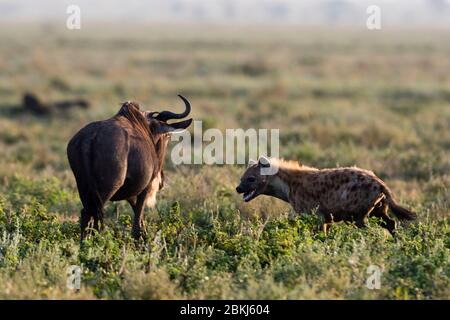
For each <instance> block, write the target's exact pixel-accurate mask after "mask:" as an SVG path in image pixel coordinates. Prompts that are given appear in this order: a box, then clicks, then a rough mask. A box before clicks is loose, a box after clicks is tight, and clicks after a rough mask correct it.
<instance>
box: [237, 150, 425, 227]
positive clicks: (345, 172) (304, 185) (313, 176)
mask: <svg viewBox="0 0 450 320" xmlns="http://www.w3.org/2000/svg"><path fill="white" fill-rule="evenodd" d="M262 168H271V169H275V170H273V172H274V173H273V174H269V175H268V174H264V172H263V171H262ZM236 191H237V192H238V193H243V197H244V201H246V202H248V201H250V200H252V199H254V198H256V197H257V196H259V195H261V194H263V195H268V196H272V197H276V198H279V199H281V200H284V201H286V202H289V203H290V204H291V205H292V207H293V208H294V210H295V211H296V212H298V213H305V212H313V211H315V212H317V214H319V215H321V216H322V217H323V218H324V224H323V231H324V232H325V233H326V232H327V230H328V228H329V226H330V225H331V223H332V222H338V221H350V222H355V224H356V225H357V226H358V227H363V226H365V224H366V222H367V218H368V217H369V216H375V217H378V218H381V225H382V226H383V227H384V228H386V229H387V230H389V232H390V233H391V234H394V232H395V228H396V223H395V220H393V219H391V218H390V217H389V215H388V209H390V210H391V211H392V212H393V213H394V214H395V216H396V217H397V218H399V219H401V220H413V219H415V218H416V215H415V214H414V213H413V212H411V211H409V210H408V209H406V208H403V207H401V206H400V205H398V204H397V203H396V201H395V200H394V197H393V195H392V192H391V190H390V189H389V188H388V187H387V186H386V184H385V183H384V182H383V181H382V180H381V179H380V178H378V177H377V176H376V175H375V174H374V173H373V172H371V171H368V170H364V169H360V168H357V167H350V168H333V169H316V168H311V167H307V166H304V165H301V164H299V163H298V162H295V161H284V160H279V159H270V160H269V159H268V158H265V157H261V158H260V159H259V160H258V161H257V162H256V161H251V162H250V164H249V166H248V168H247V170H246V171H245V173H244V175H243V176H242V178H241V182H240V184H239V186H238V187H237V188H236Z"/></svg>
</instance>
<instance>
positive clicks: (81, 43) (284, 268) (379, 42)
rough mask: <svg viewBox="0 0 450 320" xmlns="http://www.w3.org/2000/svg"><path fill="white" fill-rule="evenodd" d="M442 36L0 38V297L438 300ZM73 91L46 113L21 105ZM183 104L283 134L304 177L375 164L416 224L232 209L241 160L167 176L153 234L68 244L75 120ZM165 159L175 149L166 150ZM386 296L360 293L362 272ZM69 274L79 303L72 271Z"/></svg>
mask: <svg viewBox="0 0 450 320" xmlns="http://www.w3.org/2000/svg"><path fill="white" fill-rule="evenodd" d="M449 40H450V32H447V31H437V30H430V31H417V30H409V31H407V30H403V31H399V30H391V31H389V30H383V31H379V32H369V31H364V30H359V31H358V30H347V29H340V30H334V31H332V30H327V29H295V28H268V27H259V28H256V27H245V28H222V27H200V26H180V27H173V26H172V27H164V26H148V27H128V26H126V25H124V26H123V27H122V28H118V27H117V26H116V27H111V26H102V27H99V26H86V27H85V28H83V29H82V30H80V31H68V30H65V29H64V28H63V27H60V28H59V27H57V26H38V27H36V26H31V25H30V26H12V25H4V26H2V27H1V28H0V298H3V299H19V298H30V299H37V298H38V299H40V298H45V299H55V298H63V299H64V298H75V299H89V298H102V299H172V298H181V299H183V298H198V299H212V298H219V299H222V298H229V299H234V298H248V299H266V298H267V299H449V298H450V266H449V258H450V229H449V214H450V200H449V188H450V72H449V70H450V41H449ZM24 91H33V92H36V93H37V94H38V95H39V96H40V97H41V98H42V99H44V100H49V101H51V100H55V99H59V98H69V97H84V98H86V99H89V101H91V104H92V108H91V109H89V110H88V111H84V110H74V111H71V112H69V113H58V114H55V115H52V116H49V117H36V116H33V115H29V114H26V113H23V112H19V111H18V110H20V99H21V94H22V93H23V92H24ZM177 93H182V94H184V95H185V96H187V97H188V98H189V99H190V100H191V102H192V104H193V116H194V118H195V119H198V120H200V119H201V120H203V121H204V124H203V125H204V128H208V127H209V128H210V127H216V128H220V129H225V128H279V129H280V140H281V147H280V152H281V155H282V156H283V157H285V158H286V159H297V160H300V161H301V162H303V163H305V164H307V165H311V166H317V167H334V166H347V165H357V166H360V167H363V168H367V169H371V170H373V171H374V172H375V173H376V174H377V175H379V176H380V177H381V178H382V179H384V180H385V181H386V182H387V183H388V185H389V186H390V187H391V188H392V189H393V191H394V192H395V194H396V195H397V198H398V199H399V201H400V202H401V203H402V204H403V205H405V206H408V207H410V208H412V209H413V210H414V211H416V212H417V213H418V216H419V219H418V221H417V222H413V223H410V224H409V225H403V226H402V227H401V229H400V231H399V235H398V238H397V239H395V240H394V239H392V237H390V236H388V235H387V234H385V232H384V230H382V229H381V228H380V227H378V226H376V224H375V223H371V224H370V227H369V228H367V229H365V230H361V229H357V228H356V227H354V226H351V225H345V224H339V225H336V226H335V227H334V228H332V229H331V233H330V234H329V235H328V237H325V236H324V235H323V234H322V233H320V232H319V231H318V224H319V221H318V220H317V219H316V218H314V217H311V216H306V217H298V216H296V215H295V214H294V213H293V212H292V210H291V209H290V208H289V207H288V206H286V205H285V204H283V203H281V202H280V201H278V200H274V199H268V198H263V197H260V198H258V199H257V200H254V201H253V202H252V203H250V204H244V203H243V202H242V200H241V198H240V197H239V195H237V194H236V193H235V191H234V188H235V186H236V184H237V182H238V180H239V176H240V174H241V173H242V171H243V169H244V167H242V166H193V165H192V166H173V164H172V163H171V162H170V161H169V156H168V157H167V161H166V168H167V169H166V178H167V183H166V188H165V189H163V190H162V191H161V192H160V193H159V196H158V208H157V210H148V211H147V212H146V217H147V218H146V220H147V232H148V235H149V237H148V239H147V241H146V242H142V243H140V244H139V245H138V246H135V243H134V242H133V240H132V239H131V235H130V234H131V233H130V224H131V209H130V208H129V207H128V205H127V204H126V203H120V204H118V205H117V207H116V205H115V204H109V205H108V206H107V207H106V216H107V220H106V223H107V227H106V230H105V232H103V233H102V234H100V235H95V236H93V237H91V238H90V239H89V240H87V242H86V245H85V247H84V248H82V249H80V247H79V242H78V240H79V230H78V216H79V210H80V202H79V198H78V194H77V190H76V185H75V180H74V178H73V176H72V173H71V171H70V170H69V167H68V162H67V159H66V154H65V148H66V145H67V142H68V140H69V139H70V137H71V136H72V135H73V134H74V133H75V132H76V131H77V130H78V129H79V128H81V127H82V126H84V125H85V124H86V123H88V122H90V121H93V120H98V119H105V118H108V117H110V116H112V115H113V114H114V113H115V112H117V110H118V108H119V104H120V102H123V101H126V100H136V101H138V102H140V103H141V104H142V105H143V106H145V108H146V109H149V110H160V109H161V108H165V107H168V106H172V107H173V108H181V105H180V102H179V101H178V100H177V98H176V94H177ZM169 152H170V151H169ZM372 264H373V265H377V266H380V267H381V268H382V270H383V273H382V277H381V288H380V289H379V290H369V289H368V288H367V287H366V279H367V277H368V276H369V275H368V274H367V272H366V271H367V268H368V266H369V265H372ZM70 265H80V266H82V285H81V290H80V291H79V292H74V291H71V290H69V289H67V288H66V279H67V274H66V270H67V267H68V266H70Z"/></svg>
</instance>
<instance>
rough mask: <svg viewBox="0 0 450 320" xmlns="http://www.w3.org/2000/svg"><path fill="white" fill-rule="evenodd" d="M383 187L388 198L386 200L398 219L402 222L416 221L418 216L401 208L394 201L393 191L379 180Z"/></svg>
mask: <svg viewBox="0 0 450 320" xmlns="http://www.w3.org/2000/svg"><path fill="white" fill-rule="evenodd" d="M378 180H379V182H380V183H381V185H382V186H383V189H384V190H383V191H384V194H385V196H386V200H387V202H388V205H389V208H390V209H391V211H392V212H393V213H394V214H395V216H396V217H397V218H399V219H400V220H415V219H417V214H415V213H414V212H412V211H410V210H408V209H406V208H405V207H402V206H400V205H399V204H398V203H397V202H396V201H395V199H394V196H393V195H392V192H391V190H390V189H389V188H388V187H387V186H386V184H385V183H384V182H383V181H381V179H378Z"/></svg>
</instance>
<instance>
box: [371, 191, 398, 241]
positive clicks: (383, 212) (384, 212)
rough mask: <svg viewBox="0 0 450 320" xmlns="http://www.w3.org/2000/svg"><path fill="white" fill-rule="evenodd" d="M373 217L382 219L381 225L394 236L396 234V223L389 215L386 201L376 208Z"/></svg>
mask: <svg viewBox="0 0 450 320" xmlns="http://www.w3.org/2000/svg"><path fill="white" fill-rule="evenodd" d="M372 215H373V216H374V217H377V218H381V223H380V225H381V226H382V227H383V228H386V229H387V230H388V231H389V232H390V233H391V234H392V235H394V234H395V228H396V223H395V220H393V219H391V218H390V217H389V215H388V203H387V201H386V199H383V200H382V201H380V202H379V203H378V204H377V206H376V207H375V208H374V210H373V212H372Z"/></svg>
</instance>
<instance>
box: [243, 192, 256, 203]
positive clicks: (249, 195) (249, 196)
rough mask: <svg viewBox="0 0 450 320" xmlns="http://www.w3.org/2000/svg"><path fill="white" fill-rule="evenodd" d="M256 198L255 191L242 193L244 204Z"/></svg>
mask: <svg viewBox="0 0 450 320" xmlns="http://www.w3.org/2000/svg"><path fill="white" fill-rule="evenodd" d="M254 197H256V189H254V190H250V191H247V192H244V195H243V198H244V201H245V202H249V201H250V200H252V199H253V198H254Z"/></svg>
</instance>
